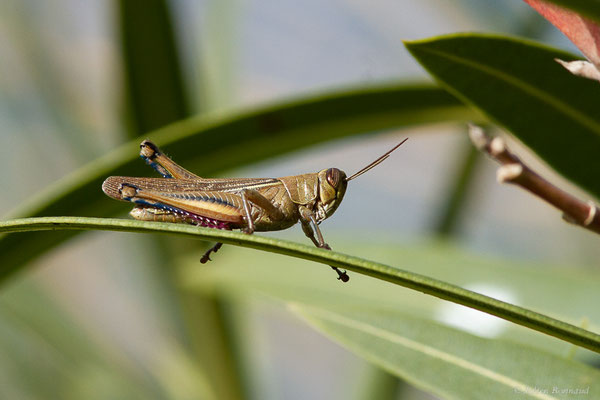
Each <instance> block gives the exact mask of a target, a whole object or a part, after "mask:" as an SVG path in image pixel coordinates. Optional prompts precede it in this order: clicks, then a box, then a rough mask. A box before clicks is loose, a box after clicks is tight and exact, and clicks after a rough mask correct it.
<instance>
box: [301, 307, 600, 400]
mask: <svg viewBox="0 0 600 400" xmlns="http://www.w3.org/2000/svg"><path fill="white" fill-rule="evenodd" d="M291 308H292V310H294V311H295V312H297V313H298V314H300V315H301V316H302V317H304V318H305V319H306V320H307V321H308V322H309V323H310V324H312V325H314V326H315V327H316V328H317V329H319V330H320V331H322V332H323V333H325V334H326V335H328V336H330V337H332V338H333V339H335V340H336V342H340V343H341V344H343V345H344V346H346V347H347V348H349V349H350V350H352V351H354V352H356V353H358V354H359V355H361V356H362V357H364V358H366V359H367V360H369V361H371V362H373V363H375V364H377V365H379V366H381V367H382V368H384V369H386V370H387V371H389V372H391V373H394V374H396V375H397V376H399V377H402V378H403V379H406V380H407V381H409V382H410V383H412V384H414V385H415V386H417V387H420V388H423V389H425V390H427V391H429V392H431V393H434V394H436V395H438V396H440V397H442V398H457V399H514V398H524V399H564V398H573V393H568V392H567V393H562V391H563V390H567V391H568V390H569V389H570V390H572V391H576V390H579V391H580V392H578V393H579V395H582V396H583V395H589V394H591V395H592V396H594V397H596V396H597V394H594V390H595V389H597V388H596V387H595V386H596V385H597V383H598V382H600V371H598V370H597V369H594V368H593V367H590V366H587V365H585V364H582V363H579V362H575V361H571V360H568V359H565V358H560V357H557V356H554V355H551V354H547V353H545V352H542V351H539V350H535V349H532V348H529V347H526V346H522V345H518V344H515V343H510V342H504V341H501V340H490V339H482V338H479V337H476V336H473V335H470V334H467V333H465V332H461V331H458V330H455V329H452V328H448V327H445V326H443V325H440V324H436V323H433V322H431V321H424V320H421V319H419V318H415V317H409V316H407V315H404V314H403V313H402V312H398V311H381V310H378V309H370V308H365V309H363V310H353V311H348V310H345V309H340V310H324V309H318V308H313V307H308V306H304V305H301V304H293V305H292V307H291Z"/></svg>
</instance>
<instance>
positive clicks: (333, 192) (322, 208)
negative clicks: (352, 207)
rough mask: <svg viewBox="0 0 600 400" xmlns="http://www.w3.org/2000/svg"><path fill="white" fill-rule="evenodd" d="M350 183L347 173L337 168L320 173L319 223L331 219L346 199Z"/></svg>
mask: <svg viewBox="0 0 600 400" xmlns="http://www.w3.org/2000/svg"><path fill="white" fill-rule="evenodd" d="M347 186H348V181H347V180H346V173H345V172H344V171H342V170H339V169H337V168H329V169H324V170H322V171H321V172H319V201H318V202H317V222H321V221H323V220H324V219H326V218H329V217H330V216H331V215H332V214H333V213H334V212H335V210H337V208H338V206H339V205H340V203H341V202H342V199H343V198H344V194H345V193H346V187H347Z"/></svg>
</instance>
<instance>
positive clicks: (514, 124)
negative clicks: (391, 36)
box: [406, 35, 600, 197]
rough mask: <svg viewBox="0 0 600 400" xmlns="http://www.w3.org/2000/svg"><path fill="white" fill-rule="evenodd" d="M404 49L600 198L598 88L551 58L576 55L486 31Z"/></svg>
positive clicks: (422, 43) (452, 89) (455, 90)
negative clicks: (485, 33)
mask: <svg viewBox="0 0 600 400" xmlns="http://www.w3.org/2000/svg"><path fill="white" fill-rule="evenodd" d="M406 46H407V48H408V49H409V51H410V52H411V53H412V54H413V55H414V56H415V58H417V60H418V61H419V62H420V63H421V64H422V65H423V66H424V67H425V68H426V69H427V70H428V71H429V72H430V73H431V74H432V75H433V76H434V77H435V78H436V79H438V80H439V81H440V82H441V83H443V84H444V85H445V86H446V87H447V88H448V89H449V90H450V91H451V92H453V93H454V94H456V95H457V96H458V97H460V98H462V99H464V100H465V101H466V102H469V103H471V104H472V105H474V106H475V107H477V108H478V109H480V110H482V111H483V112H484V113H486V114H487V115H488V116H489V117H490V119H492V120H494V121H495V122H497V123H498V124H500V125H502V126H504V127H506V128H507V129H508V130H509V131H511V132H512V133H513V134H514V135H515V136H517V137H518V138H519V139H520V140H521V141H522V142H523V143H525V144H526V145H527V146H528V147H530V148H531V149H532V150H533V151H534V152H536V153H537V154H538V155H539V156H540V157H541V158H543V159H544V160H545V161H546V162H547V163H548V164H550V165H551V166H552V167H553V168H555V169H556V170H557V171H558V172H559V173H561V174H563V175H564V176H565V177H567V178H568V179H570V180H572V181H573V182H575V183H577V184H579V185H580V186H581V187H582V188H584V189H586V190H588V191H590V192H591V193H593V194H594V195H596V196H598V197H600V180H599V179H598V173H597V171H600V157H598V154H600V113H598V101H599V99H600V86H599V85H598V84H597V82H593V81H590V80H587V79H582V78H579V77H576V76H573V75H572V74H571V73H569V72H567V71H566V70H565V69H564V68H563V67H561V66H560V65H559V64H557V63H556V62H555V61H554V59H555V58H560V59H564V60H572V59H574V57H573V56H572V55H570V54H566V53H563V52H560V51H558V50H554V49H550V48H546V47H543V46H540V45H537V44H535V43H531V42H526V41H522V40H517V39H511V38H506V37H496V36H488V35H449V36H445V37H439V38H433V39H427V40H422V41H415V42H408V43H406Z"/></svg>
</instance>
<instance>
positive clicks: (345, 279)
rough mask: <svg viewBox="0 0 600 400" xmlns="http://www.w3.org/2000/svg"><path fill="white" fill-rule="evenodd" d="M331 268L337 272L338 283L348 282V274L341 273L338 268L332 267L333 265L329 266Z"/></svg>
mask: <svg viewBox="0 0 600 400" xmlns="http://www.w3.org/2000/svg"><path fill="white" fill-rule="evenodd" d="M330 267H331V268H333V270H334V271H335V272H337V274H338V281H342V282H344V283H345V282H348V281H349V280H350V277H349V276H348V274H347V273H346V271H342V270H341V269H339V268H338V267H334V266H333V265H330Z"/></svg>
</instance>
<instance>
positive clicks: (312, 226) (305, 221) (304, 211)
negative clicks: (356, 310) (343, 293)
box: [300, 207, 350, 282]
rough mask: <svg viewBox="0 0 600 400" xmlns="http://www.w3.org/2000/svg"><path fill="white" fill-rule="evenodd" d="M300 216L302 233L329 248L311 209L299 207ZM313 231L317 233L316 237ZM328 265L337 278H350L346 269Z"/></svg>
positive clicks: (320, 245)
mask: <svg viewBox="0 0 600 400" xmlns="http://www.w3.org/2000/svg"><path fill="white" fill-rule="evenodd" d="M300 216H301V223H302V230H303V231H304V234H305V235H306V236H307V237H308V238H309V239H310V240H312V242H313V243H314V244H315V246H317V247H319V248H321V249H327V250H331V247H329V245H328V244H327V243H325V240H324V239H323V234H322V233H321V229H319V225H318V224H317V220H316V219H315V215H314V214H313V213H312V211H310V210H309V209H308V208H306V207H300ZM315 232H316V235H317V237H316V238H315ZM330 267H331V268H333V270H334V271H335V272H337V274H338V279H339V280H341V281H342V282H348V281H349V280H350V277H349V276H348V274H347V273H346V271H342V270H341V269H339V268H338V267H334V266H333V265H330Z"/></svg>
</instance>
